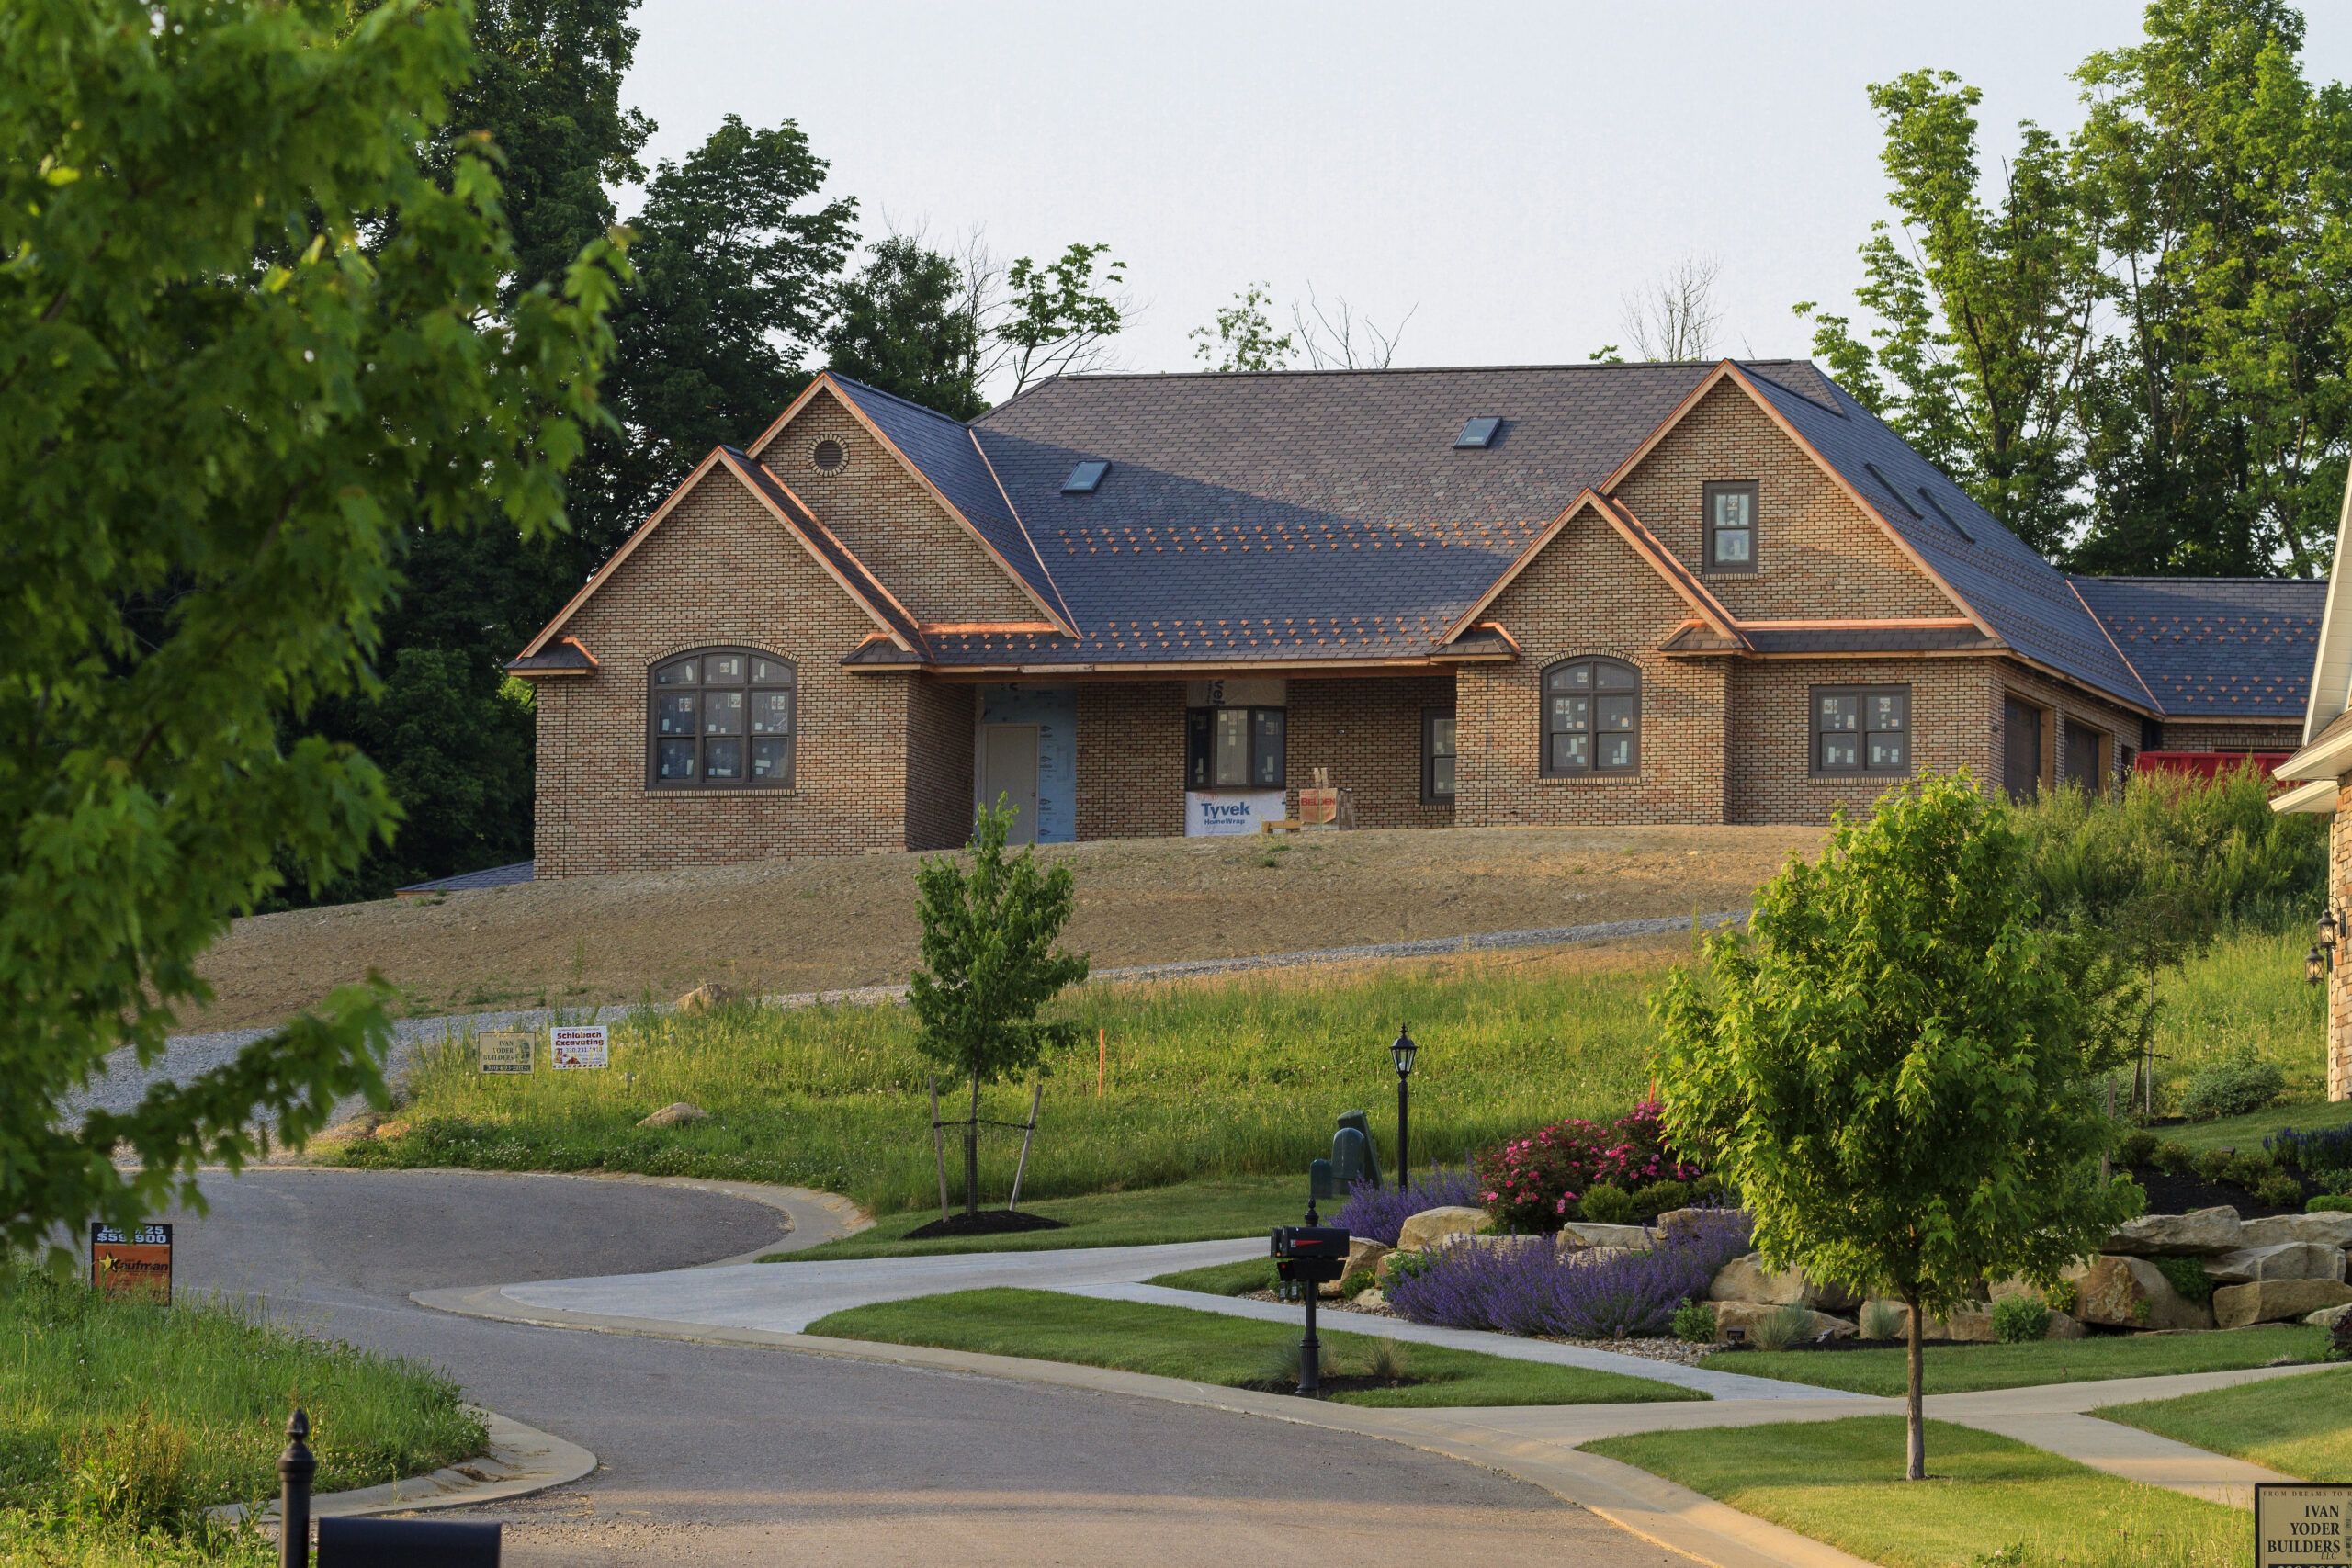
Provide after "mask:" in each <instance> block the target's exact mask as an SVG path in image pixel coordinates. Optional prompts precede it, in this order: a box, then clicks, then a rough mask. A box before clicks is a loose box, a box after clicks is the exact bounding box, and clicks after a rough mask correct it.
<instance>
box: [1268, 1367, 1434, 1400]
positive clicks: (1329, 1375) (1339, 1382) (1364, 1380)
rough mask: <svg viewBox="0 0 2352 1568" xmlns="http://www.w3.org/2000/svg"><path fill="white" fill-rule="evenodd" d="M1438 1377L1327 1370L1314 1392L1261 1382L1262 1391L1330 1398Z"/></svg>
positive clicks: (1400, 1386) (1292, 1386)
mask: <svg viewBox="0 0 2352 1568" xmlns="http://www.w3.org/2000/svg"><path fill="white" fill-rule="evenodd" d="M1440 1381H1442V1380H1440V1379H1437V1378H1374V1377H1366V1376H1364V1375H1363V1374H1362V1373H1360V1372H1336V1373H1335V1372H1325V1373H1324V1374H1323V1382H1322V1386H1321V1387H1319V1388H1317V1390H1316V1391H1315V1392H1314V1393H1299V1392H1298V1385H1297V1384H1296V1383H1260V1384H1258V1385H1257V1387H1258V1392H1259V1393H1288V1394H1296V1395H1297V1396H1298V1397H1299V1398H1301V1399H1329V1397H1330V1396H1331V1395H1333V1394H1335V1393H1361V1392H1362V1391H1363V1390H1365V1389H1368V1388H1410V1387H1412V1386H1413V1385H1414V1384H1415V1383H1424V1382H1440Z"/></svg>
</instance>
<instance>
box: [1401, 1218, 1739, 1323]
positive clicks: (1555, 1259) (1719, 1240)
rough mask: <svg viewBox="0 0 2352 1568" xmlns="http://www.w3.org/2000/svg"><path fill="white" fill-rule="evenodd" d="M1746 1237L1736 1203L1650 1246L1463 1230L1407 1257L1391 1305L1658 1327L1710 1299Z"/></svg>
mask: <svg viewBox="0 0 2352 1568" xmlns="http://www.w3.org/2000/svg"><path fill="white" fill-rule="evenodd" d="M1747 1246H1748V1223H1747V1216H1746V1215H1745V1214H1742V1213H1737V1212H1736V1211H1733V1210H1723V1211H1720V1212H1719V1214H1716V1215H1709V1216H1707V1217H1706V1218H1704V1219H1702V1220H1700V1221H1699V1222H1698V1223H1696V1224H1690V1225H1678V1226H1676V1227H1675V1228H1674V1229H1673V1230H1672V1231H1670V1232H1668V1233H1667V1234H1666V1235H1662V1236H1660V1237H1659V1238H1658V1240H1657V1244H1656V1245H1655V1246H1653V1247H1649V1248H1647V1249H1645V1250H1625V1249H1621V1248H1615V1247H1595V1248H1590V1249H1588V1250H1584V1251H1577V1252H1560V1251H1557V1250H1555V1247H1554V1245H1553V1243H1552V1242H1551V1241H1550V1240H1549V1239H1548V1238H1545V1237H1542V1236H1528V1237H1485V1238H1480V1237H1473V1236H1457V1237H1455V1238H1454V1239H1453V1240H1451V1241H1449V1242H1447V1243H1445V1244H1444V1245H1443V1246H1442V1247H1435V1248H1432V1249H1431V1250H1430V1251H1429V1252H1427V1253H1425V1254H1422V1255H1421V1256H1419V1258H1414V1259H1413V1260H1412V1261H1410V1262H1409V1263H1405V1264H1402V1265H1400V1266H1398V1267H1397V1269H1395V1271H1394V1273H1393V1275H1392V1277H1391V1278H1390V1280H1389V1281H1388V1287H1387V1297H1388V1304H1389V1305H1390V1306H1391V1307H1392V1308H1394V1309H1395V1310H1396V1312H1397V1315H1398V1316H1400V1317H1406V1318H1410V1319H1411V1320H1412V1321H1414V1322H1416V1323H1431V1324H1437V1325H1442V1326H1443V1327H1448V1328H1491V1329H1498V1330H1500V1331H1501V1332H1503V1333H1506V1334H1528V1335H1538V1334H1548V1335H1558V1336H1561V1337H1566V1338H1571V1339H1600V1338H1616V1337H1634V1336H1650V1335H1659V1334H1663V1333H1665V1332H1666V1331H1667V1329H1668V1323H1669V1320H1670V1319H1671V1318H1672V1317H1673V1315H1674V1309H1675V1308H1677V1307H1679V1306H1680V1305H1681V1304H1682V1303H1684V1302H1685V1301H1688V1300H1690V1299H1691V1298H1692V1297H1694V1296H1696V1297H1700V1298H1702V1299H1703V1298H1704V1297H1705V1295H1706V1293H1707V1286H1708V1283H1709V1282H1710V1281H1711V1280H1713V1279H1714V1277H1715V1274H1716V1272H1717V1270H1719V1269H1722V1268H1723V1266H1724V1264H1726V1263H1728V1262H1730V1261H1731V1260H1732V1259H1733V1258H1737V1257H1739V1256H1740V1255H1741V1254H1743V1253H1745V1252H1746V1251H1747Z"/></svg>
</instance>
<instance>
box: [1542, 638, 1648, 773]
mask: <svg viewBox="0 0 2352 1568" xmlns="http://www.w3.org/2000/svg"><path fill="white" fill-rule="evenodd" d="M1641 761H1642V678H1641V675H1640V673H1639V672H1638V671H1635V670H1634V667H1633V666H1632V665H1630V664H1627V663H1625V662H1624V661H1623V660H1617V659H1569V660H1562V661H1561V662H1560V663H1557V664H1555V665H1553V666H1552V667H1551V668H1549V669H1547V670H1545V671H1544V770H1543V771H1544V777H1545V778H1570V777H1577V776H1581V775H1583V774H1586V773H1634V772H1636V771H1637V770H1638V769H1639V768H1640V766H1641Z"/></svg>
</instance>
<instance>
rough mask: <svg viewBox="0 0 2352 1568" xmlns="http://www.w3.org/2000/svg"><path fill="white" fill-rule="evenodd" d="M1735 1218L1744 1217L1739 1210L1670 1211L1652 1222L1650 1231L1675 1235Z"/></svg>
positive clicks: (1702, 1228)
mask: <svg viewBox="0 0 2352 1568" xmlns="http://www.w3.org/2000/svg"><path fill="white" fill-rule="evenodd" d="M1734 1217H1744V1216H1743V1215H1741V1212H1740V1211H1739V1210H1737V1209H1668V1210H1667V1211H1666V1213H1662V1214H1660V1215H1659V1216H1658V1217H1657V1219H1655V1220H1653V1221H1651V1222H1650V1229H1652V1230H1654V1231H1656V1232H1657V1234H1658V1235H1675V1234H1677V1233H1678V1232H1681V1231H1700V1230H1704V1229H1706V1228H1707V1227H1708V1226H1710V1225H1715V1224H1726V1223H1728V1222H1729V1221H1730V1220H1731V1219H1732V1218H1734Z"/></svg>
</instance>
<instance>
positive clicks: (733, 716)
mask: <svg viewBox="0 0 2352 1568" xmlns="http://www.w3.org/2000/svg"><path fill="white" fill-rule="evenodd" d="M798 695H799V690H798V682H797V680H796V679H795V677H794V671H793V668H792V662H791V660H786V659H778V658H776V657H775V655H774V654H771V653H761V652H759V651H757V650H755V649H748V648H706V649H701V650H699V651H697V652H695V653H687V654H681V655H680V656H679V657H677V658H675V659H672V660H666V661H664V662H662V663H660V664H657V665H655V666H654V667H653V671H652V677H651V679H650V681H648V682H647V684H646V699H647V700H646V758H645V772H646V784H647V787H649V788H651V789H789V788H791V787H792V766H793V757H792V753H793V742H794V739H795V738H796V737H797V735H798V733H799V729H800V716H799V714H798V713H797V711H796V708H797V698H798Z"/></svg>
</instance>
